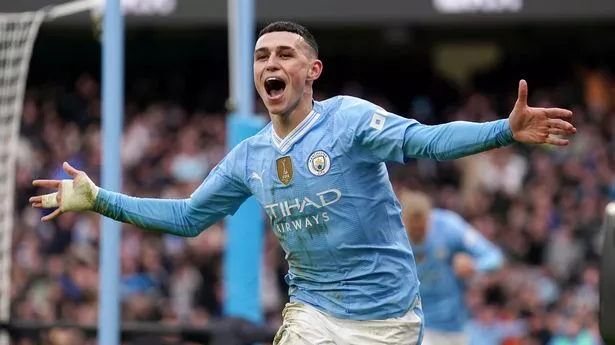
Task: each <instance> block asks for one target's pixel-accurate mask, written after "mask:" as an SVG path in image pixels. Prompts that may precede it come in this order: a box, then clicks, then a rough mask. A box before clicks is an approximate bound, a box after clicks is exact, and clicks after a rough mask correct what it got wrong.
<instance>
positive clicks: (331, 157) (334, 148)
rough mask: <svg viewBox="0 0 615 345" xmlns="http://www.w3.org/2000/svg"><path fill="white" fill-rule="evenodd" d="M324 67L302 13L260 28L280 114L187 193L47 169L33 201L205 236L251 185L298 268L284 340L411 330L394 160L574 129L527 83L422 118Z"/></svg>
mask: <svg viewBox="0 0 615 345" xmlns="http://www.w3.org/2000/svg"><path fill="white" fill-rule="evenodd" d="M322 71H323V63H322V62H321V61H320V60H319V58H318V45H317V44H316V41H315V40H314V37H313V36H312V35H311V34H310V32H309V31H308V30H307V29H306V28H304V27H302V26H300V25H298V24H295V23H291V22H275V23H272V24H270V25H268V26H267V27H265V28H264V29H263V30H262V31H261V32H260V34H259V36H258V40H257V42H256V46H255V49H254V84H255V86H256V89H257V90H258V93H259V95H260V97H261V98H262V100H263V102H264V104H265V106H266V108H267V110H268V112H269V116H270V118H271V122H270V123H269V124H268V125H267V126H265V128H263V129H262V131H260V132H259V133H258V134H256V135H255V136H253V137H251V138H249V139H247V140H245V141H243V142H242V143H240V144H239V145H237V146H236V147H235V148H233V149H232V150H231V151H230V152H229V153H228V154H227V155H226V156H225V157H224V158H223V159H222V161H221V162H220V163H219V164H218V165H217V166H216V167H215V168H214V169H213V170H212V171H211V172H210V174H209V175H208V176H207V178H206V179H205V181H204V182H203V183H202V185H201V186H199V187H198V188H197V190H196V191H194V193H192V195H190V196H189V197H187V198H186V199H182V200H161V199H152V198H136V197H131V196H128V195H123V194H120V193H116V192H112V191H108V190H104V189H101V188H99V187H97V186H96V185H95V184H94V183H93V182H92V181H91V180H90V179H89V178H88V176H87V175H86V173H85V172H83V171H77V170H76V169H74V168H72V167H71V166H69V165H68V164H64V168H65V169H66V171H67V173H69V174H70V175H71V176H72V177H73V179H72V180H66V181H60V180H38V181H34V182H33V183H34V185H35V186H39V187H48V188H57V189H59V191H57V192H54V193H50V194H47V195H43V196H36V197H32V198H31V203H32V205H33V206H34V207H41V208H56V207H57V209H56V210H54V211H53V212H51V213H50V214H49V215H47V216H45V217H43V218H42V220H43V221H48V220H51V219H54V218H55V217H57V216H58V215H60V214H61V213H63V212H69V211H94V212H98V213H100V214H102V215H104V216H106V217H110V218H112V219H115V220H118V221H121V222H126V223H131V224H134V225H136V226H138V227H140V228H143V229H147V230H150V231H160V232H165V233H169V234H174V235H177V236H197V235H198V234H199V233H200V232H201V231H203V230H204V229H206V228H207V227H209V226H210V225H212V224H214V223H216V222H218V221H220V220H221V219H223V217H225V216H227V215H232V214H233V213H234V212H235V211H236V210H237V209H238V208H239V206H240V205H241V204H242V203H243V202H244V200H246V199H247V198H248V197H250V196H254V197H255V198H256V199H257V200H258V201H259V202H260V204H261V205H262V206H263V208H264V210H265V212H266V213H267V214H268V215H269V218H270V220H271V222H272V228H273V231H274V232H275V234H276V236H277V237H278V239H279V241H280V243H281V245H282V247H283V249H284V250H285V252H286V258H287V260H288V263H289V270H288V274H287V276H286V281H287V282H288V285H289V294H290V303H288V304H287V306H286V307H285V310H284V311H283V316H284V321H283V325H282V326H281V328H280V330H279V332H278V335H277V336H276V339H275V343H276V344H284V345H286V344H293V345H301V344H321V345H322V344H370V345H376V344H395V345H399V344H416V343H420V341H421V337H422V329H423V326H422V311H421V303H420V298H419V283H418V280H417V276H416V271H415V263H414V257H413V255H412V250H411V248H410V244H409V242H408V236H407V235H406V232H405V229H404V226H403V225H402V219H401V210H400V205H399V202H398V201H397V199H396V197H395V194H394V192H393V189H392V187H391V183H390V182H389V177H388V173H387V169H386V166H385V161H397V162H405V161H406V160H407V159H408V158H411V157H422V158H432V159H439V160H450V159H455V158H459V157H463V156H466V155H471V154H474V153H478V152H482V151H485V150H489V149H493V148H497V147H501V146H504V145H509V144H512V143H513V142H515V141H519V142H523V143H528V144H543V143H550V144H553V145H566V144H567V143H568V140H567V139H564V138H561V137H557V138H556V137H551V136H550V134H559V135H566V134H572V133H574V132H575V129H574V127H573V126H572V125H571V124H570V123H568V122H567V121H566V120H564V119H566V118H570V117H571V116H572V113H571V112H570V111H568V110H564V109H552V108H550V109H542V108H531V107H529V106H528V105H527V92H528V91H527V85H526V83H525V82H524V81H522V82H521V83H520V85H519V98H518V101H517V103H516V105H515V107H514V109H513V110H512V112H511V114H510V116H509V117H508V118H507V119H502V120H498V121H493V122H487V123H469V122H453V123H448V124H443V125H438V126H427V125H422V124H420V123H418V122H417V121H414V120H411V119H407V118H404V117H402V116H398V115H395V114H392V113H390V112H387V111H386V110H384V109H382V108H380V107H378V106H376V105H374V104H372V103H370V102H367V101H365V100H362V99H358V98H353V97H346V96H338V97H333V98H331V99H328V100H325V101H315V100H314V99H313V91H312V87H313V84H314V82H315V81H316V80H317V79H318V77H319V76H320V75H321V73H322ZM247 230H249V229H247Z"/></svg>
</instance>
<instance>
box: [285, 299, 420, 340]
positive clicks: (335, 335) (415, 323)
mask: <svg viewBox="0 0 615 345" xmlns="http://www.w3.org/2000/svg"><path fill="white" fill-rule="evenodd" d="M282 316H283V318H284V321H283V323H282V326H281V327H280V329H279V330H278V333H277V334H276V336H275V339H274V341H273V345H420V344H421V340H422V338H423V311H422V309H421V304H420V300H419V299H418V298H417V301H416V302H415V303H414V304H413V306H412V307H411V308H410V311H408V313H407V314H406V315H404V316H402V317H399V318H392V319H386V320H374V321H371V320H368V321H357V320H343V319H338V318H334V317H332V316H329V315H326V314H324V313H323V312H321V311H319V310H318V309H316V308H314V307H312V306H309V305H306V304H304V303H287V304H286V307H285V308H284V311H283V312H282Z"/></svg>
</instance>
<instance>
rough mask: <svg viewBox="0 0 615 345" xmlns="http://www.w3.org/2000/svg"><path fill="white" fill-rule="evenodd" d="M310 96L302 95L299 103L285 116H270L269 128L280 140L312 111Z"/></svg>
mask: <svg viewBox="0 0 615 345" xmlns="http://www.w3.org/2000/svg"><path fill="white" fill-rule="evenodd" d="M312 108H313V105H312V94H311V93H309V94H307V93H306V94H304V95H303V97H302V98H301V100H300V101H299V103H297V105H296V106H294V107H292V108H291V109H290V111H289V112H287V113H285V114H271V113H269V116H270V117H271V126H272V127H273V130H274V131H275V133H276V134H277V135H278V136H279V137H280V138H285V137H286V136H287V135H288V134H289V133H290V132H291V131H292V130H293V129H295V128H296V127H297V126H298V125H299V124H300V123H301V121H303V120H304V119H305V118H306V117H307V116H308V115H309V114H310V112H311V111H312Z"/></svg>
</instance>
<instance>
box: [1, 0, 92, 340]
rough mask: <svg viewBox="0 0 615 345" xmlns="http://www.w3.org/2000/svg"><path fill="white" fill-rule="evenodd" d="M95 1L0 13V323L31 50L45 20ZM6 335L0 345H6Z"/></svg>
mask: <svg viewBox="0 0 615 345" xmlns="http://www.w3.org/2000/svg"><path fill="white" fill-rule="evenodd" d="M95 4H96V1H95V0H78V1H73V2H69V3H65V4H62V5H57V6H48V7H45V8H42V9H38V10H34V11H28V12H18V13H0V322H2V323H6V322H8V321H9V318H10V313H11V259H12V258H11V255H12V241H13V228H14V219H15V214H14V213H15V203H14V201H15V170H16V162H17V152H18V143H19V127H20V123H21V114H22V110H23V98H24V93H25V89H26V82H27V79H28V72H29V65H30V59H31V57H32V49H33V46H34V42H35V41H36V37H37V35H38V32H39V28H40V26H41V24H42V23H43V22H44V21H46V20H53V19H56V18H59V17H63V16H68V15H71V14H75V13H79V12H83V11H88V10H91V9H93V8H94V6H95ZM8 344H9V338H8V334H6V332H2V334H0V345H8Z"/></svg>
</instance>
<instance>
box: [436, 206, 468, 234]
mask: <svg viewBox="0 0 615 345" xmlns="http://www.w3.org/2000/svg"><path fill="white" fill-rule="evenodd" d="M431 218H432V222H434V223H436V224H437V225H438V226H437V227H438V228H442V229H448V231H455V230H460V229H462V228H464V227H465V224H466V221H465V220H464V219H463V217H462V216H461V215H460V214H459V213H457V212H454V211H451V210H445V209H441V208H434V209H433V210H432V214H431Z"/></svg>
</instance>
